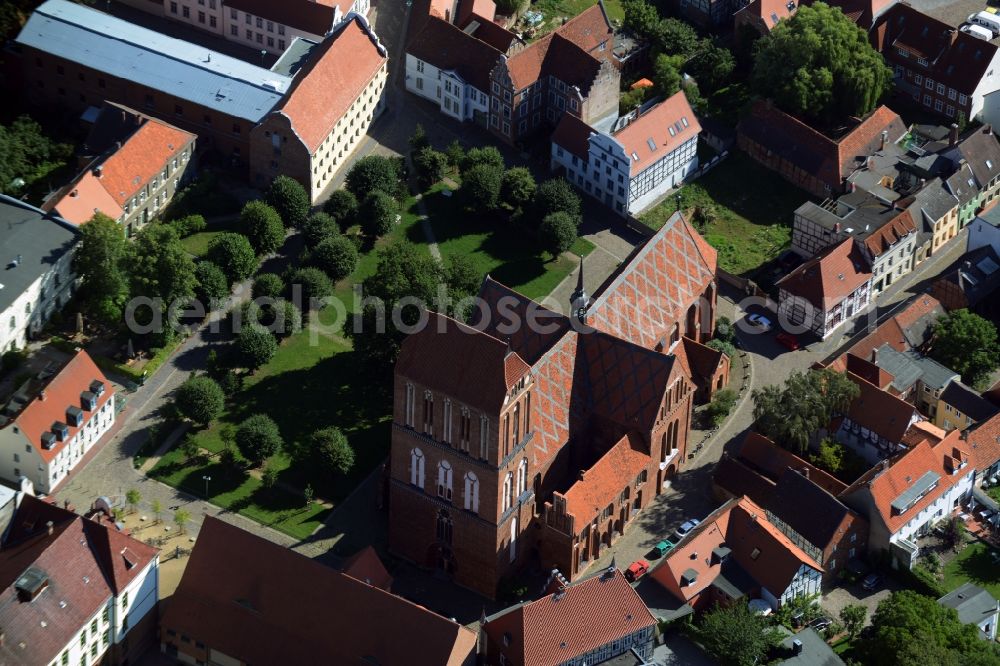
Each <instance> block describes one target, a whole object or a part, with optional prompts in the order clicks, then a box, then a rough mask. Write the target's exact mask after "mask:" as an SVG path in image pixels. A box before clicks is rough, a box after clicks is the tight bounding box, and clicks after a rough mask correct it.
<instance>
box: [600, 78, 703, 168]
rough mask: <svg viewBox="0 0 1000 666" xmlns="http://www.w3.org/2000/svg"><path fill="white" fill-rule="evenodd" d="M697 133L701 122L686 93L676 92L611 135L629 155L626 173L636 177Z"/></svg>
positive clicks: (699, 130)
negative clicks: (627, 171)
mask: <svg viewBox="0 0 1000 666" xmlns="http://www.w3.org/2000/svg"><path fill="white" fill-rule="evenodd" d="M700 132H701V125H700V124H699V123H698V118H697V117H696V116H695V115H694V111H692V110H691V105H690V104H688V101H687V96H685V94H684V91H679V92H677V93H675V94H673V95H671V96H670V97H669V98H667V99H666V100H664V101H663V102H660V103H659V104H657V105H656V106H654V107H653V108H652V109H649V110H648V111H646V112H645V113H643V114H642V115H641V116H639V117H638V118H636V119H635V120H633V121H632V122H630V123H629V124H628V125H626V126H625V127H623V128H622V129H620V130H619V131H618V132H616V133H615V134H614V135H613V138H614V139H615V141H617V142H618V143H620V144H622V146H623V147H624V148H625V154H626V155H628V156H630V157H631V160H630V162H629V173H630V174H631V175H632V176H636V175H638V174H640V173H642V171H643V170H645V169H646V168H647V167H649V166H651V165H652V164H653V163H655V162H656V161H657V160H659V159H660V158H661V157H663V156H664V155H666V154H668V153H669V152H670V151H672V150H674V149H675V148H677V146H680V145H681V144H683V143H685V142H686V141H687V140H688V139H691V138H692V137H696V136H698V134H699V133H700Z"/></svg>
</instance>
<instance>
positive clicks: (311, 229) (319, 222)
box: [302, 190, 354, 248]
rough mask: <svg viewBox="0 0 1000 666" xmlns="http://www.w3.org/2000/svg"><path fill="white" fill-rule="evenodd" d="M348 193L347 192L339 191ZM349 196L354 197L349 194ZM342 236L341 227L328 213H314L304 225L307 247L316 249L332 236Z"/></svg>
mask: <svg viewBox="0 0 1000 666" xmlns="http://www.w3.org/2000/svg"><path fill="white" fill-rule="evenodd" d="M337 191H338V192H346V190H337ZM348 196H354V195H352V194H350V193H349V192H348ZM339 235H340V226H339V225H338V224H337V220H335V219H334V218H333V216H332V215H329V214H327V213H313V214H312V215H310V216H309V219H307V220H306V221H305V224H303V225H302V236H303V237H304V238H305V241H306V247H307V248H314V247H316V246H317V245H319V244H320V242H321V241H324V240H326V239H327V238H330V237H332V236H339Z"/></svg>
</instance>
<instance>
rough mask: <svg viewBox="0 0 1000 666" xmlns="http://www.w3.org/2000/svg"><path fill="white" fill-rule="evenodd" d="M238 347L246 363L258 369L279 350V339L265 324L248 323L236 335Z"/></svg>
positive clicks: (251, 368) (248, 366)
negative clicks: (276, 338) (275, 337)
mask: <svg viewBox="0 0 1000 666" xmlns="http://www.w3.org/2000/svg"><path fill="white" fill-rule="evenodd" d="M236 349H237V350H238V351H239V353H240V357H241V358H242V359H243V363H244V365H246V367H247V368H249V369H250V370H256V369H258V368H260V367H261V366H263V365H265V364H266V363H267V362H268V361H270V360H271V359H272V358H274V355H275V354H276V353H277V352H278V341H277V340H275V339H274V335H273V334H272V333H271V332H270V331H269V330H267V329H266V328H264V327H263V326H260V325H255V324H252V323H248V324H246V325H244V326H243V327H242V328H241V329H240V334H239V335H238V336H236Z"/></svg>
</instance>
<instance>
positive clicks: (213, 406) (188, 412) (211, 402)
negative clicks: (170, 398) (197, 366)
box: [174, 377, 225, 425]
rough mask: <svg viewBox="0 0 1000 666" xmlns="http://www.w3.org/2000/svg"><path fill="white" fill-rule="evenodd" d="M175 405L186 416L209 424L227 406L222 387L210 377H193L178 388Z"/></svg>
mask: <svg viewBox="0 0 1000 666" xmlns="http://www.w3.org/2000/svg"><path fill="white" fill-rule="evenodd" d="M174 406H175V407H176V408H177V411H178V413H179V414H180V415H181V416H183V417H184V418H187V419H190V420H192V421H194V422H195V423H197V424H199V425H208V424H209V423H211V421H212V420H213V419H216V418H218V416H219V414H221V413H222V409H223V407H224V406H225V395H224V393H223V391H222V388H221V387H220V386H219V385H218V384H217V383H216V382H215V380H213V379H211V378H209V377H191V378H190V379H188V380H187V381H185V382H184V383H183V384H181V385H180V386H179V387H178V389H177V395H176V397H175V398H174Z"/></svg>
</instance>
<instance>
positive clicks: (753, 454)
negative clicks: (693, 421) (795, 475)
mask: <svg viewBox="0 0 1000 666" xmlns="http://www.w3.org/2000/svg"><path fill="white" fill-rule="evenodd" d="M736 457H737V459H739V460H740V461H741V462H743V463H747V464H749V465H750V466H751V467H753V468H755V469H758V470H760V471H762V472H763V473H764V474H765V475H766V476H767V477H768V478H770V479H771V480H772V481H774V482H775V483H777V481H778V479H780V478H781V476H782V474H784V473H785V471H786V470H788V469H789V468H791V469H794V470H795V471H797V472H801V471H803V470H807V471H808V472H809V479H810V480H812V482H813V483H815V484H816V485H818V486H819V487H820V488H822V489H823V490H825V491H827V492H828V493H830V494H831V495H834V496H836V495H839V494H840V493H841V492H842V491H843V490H844V489H845V488H846V487H847V484H846V483H844V482H843V481H841V480H840V479H838V478H837V477H835V476H832V475H831V474H828V473H827V472H825V471H823V470H821V469H820V468H818V467H816V466H814V465H813V464H812V463H809V462H807V461H805V460H803V459H802V458H800V457H798V456H797V455H795V454H794V453H792V452H791V451H788V450H787V449H783V448H781V447H780V446H778V445H777V444H775V443H774V442H772V441H771V440H770V439H768V438H767V437H764V436H763V435H761V434H758V433H756V432H748V433H747V435H746V437H745V438H744V439H743V444H742V445H740V448H739V450H738V452H737V453H736Z"/></svg>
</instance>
